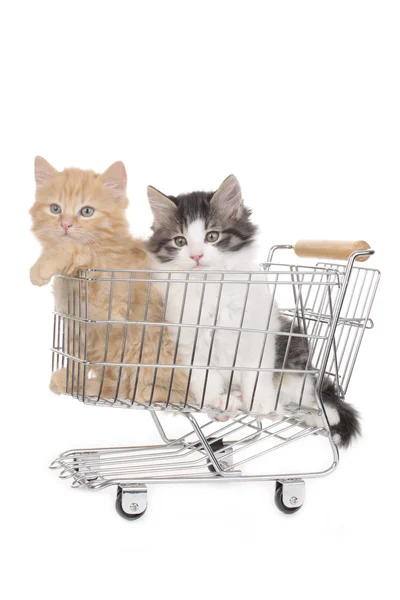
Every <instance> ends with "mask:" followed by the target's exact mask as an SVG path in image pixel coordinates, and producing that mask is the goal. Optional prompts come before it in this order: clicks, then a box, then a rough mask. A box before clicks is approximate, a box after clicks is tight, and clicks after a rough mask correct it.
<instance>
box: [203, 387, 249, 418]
mask: <svg viewBox="0 0 400 600" xmlns="http://www.w3.org/2000/svg"><path fill="white" fill-rule="evenodd" d="M227 402H228V394H223V395H222V396H220V397H219V398H218V400H217V402H216V403H215V408H218V409H219V410H223V411H224V412H223V413H222V414H220V415H210V417H211V418H212V419H214V421H220V422H222V423H224V422H225V421H229V419H231V418H232V414H230V413H235V412H237V411H238V410H240V408H242V406H243V396H242V394H241V393H240V392H237V391H231V393H230V394H229V404H228V408H226V405H227Z"/></svg>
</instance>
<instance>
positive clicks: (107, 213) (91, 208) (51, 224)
mask: <svg viewBox="0 0 400 600" xmlns="http://www.w3.org/2000/svg"><path fill="white" fill-rule="evenodd" d="M35 179H36V201H35V203H34V205H33V206H32V208H31V210H30V214H31V215H32V220H33V226H32V231H33V232H34V233H35V235H36V236H37V237H38V238H39V240H40V241H41V242H42V243H44V244H46V243H52V244H54V243H68V244H71V243H85V244H89V245H92V246H95V245H96V244H97V243H98V242H101V241H103V240H107V239H108V240H110V239H113V238H115V237H116V236H120V235H121V234H124V233H126V232H127V231H128V224H127V221H126V217H125V212H126V210H125V209H126V207H127V206H128V199H127V197H126V181H127V177H126V171H125V167H124V164H123V163H122V162H116V163H114V164H113V165H111V167H109V168H108V169H107V170H106V171H105V172H104V173H102V174H101V175H99V174H97V173H94V172H93V171H82V170H81V169H64V171H62V172H61V173H60V172H59V171H57V170H56V169H55V168H54V167H52V166H51V165H50V164H49V163H48V162H47V161H46V160H45V159H44V158H42V157H41V156H37V157H36V159H35Z"/></svg>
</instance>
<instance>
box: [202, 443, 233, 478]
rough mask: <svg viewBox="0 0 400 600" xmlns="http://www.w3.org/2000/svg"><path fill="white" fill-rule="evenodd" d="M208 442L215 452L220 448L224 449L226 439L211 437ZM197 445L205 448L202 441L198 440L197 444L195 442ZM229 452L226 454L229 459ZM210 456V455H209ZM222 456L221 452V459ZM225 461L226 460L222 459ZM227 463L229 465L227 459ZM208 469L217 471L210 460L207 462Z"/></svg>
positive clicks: (212, 471) (213, 471)
mask: <svg viewBox="0 0 400 600" xmlns="http://www.w3.org/2000/svg"><path fill="white" fill-rule="evenodd" d="M208 443H209V444H210V446H211V448H212V450H213V451H214V452H218V451H220V450H223V448H224V440H222V439H221V440H215V439H213V438H210V439H209V440H208ZM195 447H197V448H200V449H203V445H202V444H201V442H198V443H197V444H195ZM228 456H229V454H227V455H226V457H227V459H228ZM207 458H208V457H207ZM221 458H222V453H220V460H221ZM221 462H224V461H221ZM225 462H226V463H227V466H229V463H228V460H226V461H225ZM207 469H208V470H209V471H210V472H211V473H216V471H215V468H214V465H212V464H211V463H210V462H209V463H208V464H207Z"/></svg>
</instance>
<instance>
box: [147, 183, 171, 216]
mask: <svg viewBox="0 0 400 600" xmlns="http://www.w3.org/2000/svg"><path fill="white" fill-rule="evenodd" d="M147 197H148V199H149V204H150V208H151V210H152V212H153V216H154V220H155V221H156V222H157V223H161V224H162V223H163V222H165V220H166V219H167V218H168V217H170V216H171V214H175V212H176V205H175V204H174V203H173V202H172V200H170V199H169V198H168V197H167V196H164V194H162V193H161V192H159V191H158V190H156V188H153V187H152V186H151V185H149V186H148V188H147Z"/></svg>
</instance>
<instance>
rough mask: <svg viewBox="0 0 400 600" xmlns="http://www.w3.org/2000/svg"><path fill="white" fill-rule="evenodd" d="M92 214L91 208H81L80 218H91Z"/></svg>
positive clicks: (92, 209)
mask: <svg viewBox="0 0 400 600" xmlns="http://www.w3.org/2000/svg"><path fill="white" fill-rule="evenodd" d="M93 213H94V208H92V207H91V206H84V207H83V208H81V215H82V217H91V216H92V215H93Z"/></svg>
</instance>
